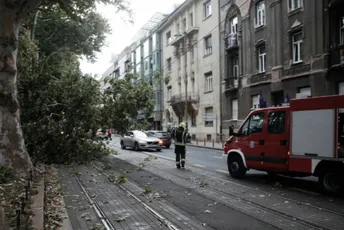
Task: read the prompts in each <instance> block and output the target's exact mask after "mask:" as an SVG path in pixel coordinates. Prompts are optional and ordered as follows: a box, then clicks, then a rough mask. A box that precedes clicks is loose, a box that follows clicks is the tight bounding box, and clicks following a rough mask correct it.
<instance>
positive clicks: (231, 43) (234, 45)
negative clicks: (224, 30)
mask: <svg viewBox="0 0 344 230" xmlns="http://www.w3.org/2000/svg"><path fill="white" fill-rule="evenodd" d="M224 40H225V47H226V50H227V51H229V50H232V49H238V48H239V44H238V34H230V35H228V36H226V37H225V38H224Z"/></svg>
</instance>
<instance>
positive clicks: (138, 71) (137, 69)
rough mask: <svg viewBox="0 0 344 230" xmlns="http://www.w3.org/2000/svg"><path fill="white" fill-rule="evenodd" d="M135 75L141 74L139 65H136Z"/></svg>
mask: <svg viewBox="0 0 344 230" xmlns="http://www.w3.org/2000/svg"><path fill="white" fill-rule="evenodd" d="M136 73H138V74H141V65H140V64H137V65H136Z"/></svg>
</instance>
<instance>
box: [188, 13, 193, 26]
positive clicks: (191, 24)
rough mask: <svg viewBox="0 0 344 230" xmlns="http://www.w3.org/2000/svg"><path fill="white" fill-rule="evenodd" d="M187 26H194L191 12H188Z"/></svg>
mask: <svg viewBox="0 0 344 230" xmlns="http://www.w3.org/2000/svg"><path fill="white" fill-rule="evenodd" d="M189 26H190V27H193V26H194V23H193V13H192V12H191V13H189Z"/></svg>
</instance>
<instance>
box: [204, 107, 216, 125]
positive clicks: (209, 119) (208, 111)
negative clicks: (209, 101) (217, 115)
mask: <svg viewBox="0 0 344 230" xmlns="http://www.w3.org/2000/svg"><path fill="white" fill-rule="evenodd" d="M213 116H214V109H213V107H206V108H205V123H204V126H205V127H213V126H214V118H213Z"/></svg>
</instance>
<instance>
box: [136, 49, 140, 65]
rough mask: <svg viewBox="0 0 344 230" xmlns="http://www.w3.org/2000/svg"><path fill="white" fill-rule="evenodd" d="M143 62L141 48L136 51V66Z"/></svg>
mask: <svg viewBox="0 0 344 230" xmlns="http://www.w3.org/2000/svg"><path fill="white" fill-rule="evenodd" d="M140 62H141V46H139V47H137V49H136V64H137V63H140Z"/></svg>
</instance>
